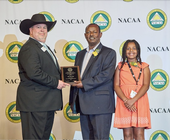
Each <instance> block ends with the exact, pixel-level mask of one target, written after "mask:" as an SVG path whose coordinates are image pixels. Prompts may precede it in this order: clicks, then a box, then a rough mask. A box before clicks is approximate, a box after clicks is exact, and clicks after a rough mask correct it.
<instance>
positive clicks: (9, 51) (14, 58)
mask: <svg viewBox="0 0 170 140" xmlns="http://www.w3.org/2000/svg"><path fill="white" fill-rule="evenodd" d="M22 46H23V44H22V43H21V42H17V41H15V42H12V43H10V44H9V45H8V46H7V48H6V51H5V53H6V57H7V58H8V60H9V61H11V62H14V63H17V62H18V53H19V51H20V49H21V47H22Z"/></svg>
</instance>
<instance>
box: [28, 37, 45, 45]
mask: <svg viewBox="0 0 170 140" xmlns="http://www.w3.org/2000/svg"><path fill="white" fill-rule="evenodd" d="M30 38H32V39H34V40H36V39H35V38H33V37H30ZM36 41H38V40H36ZM38 42H39V43H40V44H41V45H43V46H44V45H45V46H46V44H45V43H43V42H40V41H38Z"/></svg>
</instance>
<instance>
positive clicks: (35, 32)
mask: <svg viewBox="0 0 170 140" xmlns="http://www.w3.org/2000/svg"><path fill="white" fill-rule="evenodd" d="M47 32H48V31H47V25H46V24H36V25H34V26H32V27H31V28H30V36H31V37H32V38H34V39H36V40H37V41H40V42H43V43H45V41H46V38H47Z"/></svg>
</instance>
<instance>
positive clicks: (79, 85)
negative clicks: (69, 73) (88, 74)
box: [72, 81, 83, 88]
mask: <svg viewBox="0 0 170 140" xmlns="http://www.w3.org/2000/svg"><path fill="white" fill-rule="evenodd" d="M72 86H73V87H77V88H83V84H82V82H81V81H74V84H73V85H72Z"/></svg>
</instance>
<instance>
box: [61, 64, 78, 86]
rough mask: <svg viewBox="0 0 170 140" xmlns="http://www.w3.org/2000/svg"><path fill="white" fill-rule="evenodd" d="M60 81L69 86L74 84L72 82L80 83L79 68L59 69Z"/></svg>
mask: <svg viewBox="0 0 170 140" xmlns="http://www.w3.org/2000/svg"><path fill="white" fill-rule="evenodd" d="M61 76H62V81H63V82H65V83H69V84H74V81H80V71H79V66H67V67H61Z"/></svg>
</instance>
